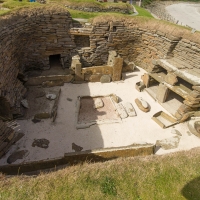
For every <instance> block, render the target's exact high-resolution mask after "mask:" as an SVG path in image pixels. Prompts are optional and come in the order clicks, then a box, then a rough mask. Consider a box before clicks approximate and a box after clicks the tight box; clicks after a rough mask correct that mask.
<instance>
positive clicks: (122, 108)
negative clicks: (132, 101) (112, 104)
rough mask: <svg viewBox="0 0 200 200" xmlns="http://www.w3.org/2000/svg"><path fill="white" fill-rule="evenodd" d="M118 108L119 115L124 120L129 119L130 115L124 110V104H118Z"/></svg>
mask: <svg viewBox="0 0 200 200" xmlns="http://www.w3.org/2000/svg"><path fill="white" fill-rule="evenodd" d="M116 108H117V112H118V113H119V115H120V117H121V118H122V119H125V118H127V117H128V114H127V112H126V110H125V109H124V107H123V105H122V103H118V104H116Z"/></svg>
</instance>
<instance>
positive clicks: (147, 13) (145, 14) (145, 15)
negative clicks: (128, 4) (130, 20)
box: [134, 5, 153, 18]
mask: <svg viewBox="0 0 200 200" xmlns="http://www.w3.org/2000/svg"><path fill="white" fill-rule="evenodd" d="M134 6H135V9H136V10H137V11H138V13H139V14H138V16H144V17H150V18H153V16H152V15H151V13H150V12H148V11H147V10H145V9H144V8H141V7H139V6H136V5H134Z"/></svg>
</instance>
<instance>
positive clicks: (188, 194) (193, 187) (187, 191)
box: [181, 177, 200, 200]
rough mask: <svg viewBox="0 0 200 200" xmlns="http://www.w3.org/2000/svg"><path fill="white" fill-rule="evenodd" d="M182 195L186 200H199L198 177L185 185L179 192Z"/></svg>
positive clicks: (199, 181)
mask: <svg viewBox="0 0 200 200" xmlns="http://www.w3.org/2000/svg"><path fill="white" fill-rule="evenodd" d="M181 193H182V195H183V196H184V197H185V198H186V199H187V200H199V199H200V177H198V178H195V179H193V180H192V181H190V182H189V183H187V184H186V185H185V186H184V187H183V189H182V190H181Z"/></svg>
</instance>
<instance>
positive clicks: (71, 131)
mask: <svg viewBox="0 0 200 200" xmlns="http://www.w3.org/2000/svg"><path fill="white" fill-rule="evenodd" d="M143 73H144V70H143V69H141V68H139V67H138V70H136V71H135V72H132V73H126V74H125V77H126V79H125V81H119V82H112V83H104V84H102V83H88V84H86V83H85V84H71V83H69V84H65V85H64V86H62V87H61V90H62V91H61V95H60V99H59V106H58V114H57V118H56V121H55V122H54V123H53V122H52V120H51V119H45V120H42V121H41V122H39V123H33V122H32V120H31V119H29V120H19V121H18V123H19V124H20V127H19V128H18V129H20V131H22V132H24V133H25V136H24V137H23V138H22V139H21V140H20V141H18V142H17V143H16V144H15V145H13V146H12V147H11V149H10V151H9V152H8V153H7V155H5V156H4V157H3V158H2V159H1V160H0V165H5V164H7V158H8V156H9V155H11V154H12V153H13V152H15V151H17V150H28V151H29V153H28V155H27V156H26V157H24V158H23V159H19V160H17V161H15V162H14V163H13V164H17V163H21V162H28V161H36V160H43V159H53V158H57V157H61V156H63V155H64V153H67V152H74V150H73V149H72V147H73V145H74V144H75V145H78V146H80V147H82V148H83V149H82V151H84V150H91V149H98V148H108V147H119V146H127V145H131V144H133V143H138V144H141V143H153V144H155V143H156V140H162V139H166V138H170V137H173V136H176V135H175V134H174V133H172V132H173V131H172V129H176V130H178V131H179V132H180V133H181V134H182V136H180V142H179V145H178V147H177V148H174V149H170V150H164V149H162V148H160V149H159V150H158V151H157V152H156V154H164V153H169V152H174V151H179V150H188V149H191V148H193V147H197V146H200V139H199V138H197V137H196V136H194V135H192V134H191V133H190V132H189V130H188V128H187V122H185V123H182V124H178V125H175V126H173V127H169V128H167V129H162V128H161V127H160V126H159V125H158V124H156V123H155V122H154V121H153V120H152V119H151V117H152V116H153V114H155V113H156V112H158V111H161V110H162V111H165V112H166V110H165V109H164V108H162V107H161V106H160V105H159V104H158V103H157V102H156V101H155V100H154V99H153V98H152V97H150V96H149V94H148V93H147V92H138V91H137V90H136V89H135V83H136V82H138V81H140V80H141V79H140V77H141V75H142V74H143ZM111 93H114V94H116V95H117V96H119V97H120V99H121V100H122V101H125V102H131V103H132V104H133V106H134V108H135V110H136V113H137V116H136V117H129V118H126V119H123V120H122V121H121V123H113V124H101V125H93V126H91V127H90V128H86V129H79V130H77V129H76V128H75V125H76V116H75V112H76V100H77V96H85V95H90V96H96V95H108V94H111ZM138 97H142V98H143V99H144V100H146V101H147V102H148V103H149V104H150V106H151V110H150V112H148V113H144V112H142V111H141V110H139V108H138V107H137V106H136V104H135V101H134V100H135V99H136V98H138ZM34 139H47V140H49V142H50V143H49V147H48V148H40V147H37V146H32V143H33V142H34ZM72 144H73V145H72Z"/></svg>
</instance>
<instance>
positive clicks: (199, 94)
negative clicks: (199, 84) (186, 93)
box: [190, 91, 200, 98]
mask: <svg viewBox="0 0 200 200" xmlns="http://www.w3.org/2000/svg"><path fill="white" fill-rule="evenodd" d="M190 96H192V97H194V98H200V92H199V91H192V92H191V93H190Z"/></svg>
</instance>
